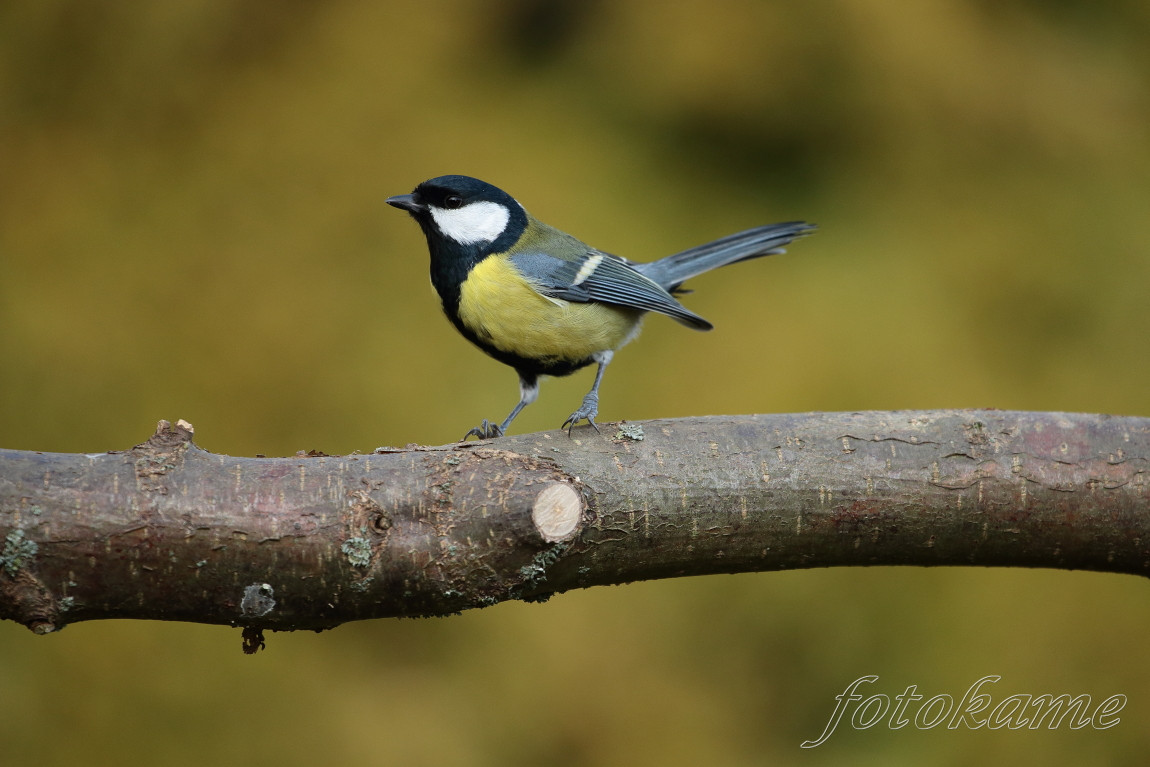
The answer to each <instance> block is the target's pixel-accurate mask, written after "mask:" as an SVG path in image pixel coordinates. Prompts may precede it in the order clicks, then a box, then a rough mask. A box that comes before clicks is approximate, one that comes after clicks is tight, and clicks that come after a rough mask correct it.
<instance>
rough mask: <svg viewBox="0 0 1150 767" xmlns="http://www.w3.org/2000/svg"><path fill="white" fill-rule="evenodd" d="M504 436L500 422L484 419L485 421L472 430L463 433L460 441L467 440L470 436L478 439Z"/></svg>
mask: <svg viewBox="0 0 1150 767" xmlns="http://www.w3.org/2000/svg"><path fill="white" fill-rule="evenodd" d="M502 436H503V429H501V428H500V427H499V424H497V423H493V422H491V421H488V420H487V419H486V418H484V419H483V423H481V424H479V425H478V426H475V427H473V428H472V429H471V430H470V431H468V432H467V433H466V434H464V435H463V439H461V440H460V442H466V441H467V438H468V437H475V438H476V439H495V438H496V437H502Z"/></svg>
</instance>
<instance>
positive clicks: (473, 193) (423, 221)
mask: <svg viewBox="0 0 1150 767" xmlns="http://www.w3.org/2000/svg"><path fill="white" fill-rule="evenodd" d="M387 204H388V205H392V206H394V207H396V208H400V209H402V210H406V211H407V212H408V213H410V214H411V215H412V217H414V218H415V220H416V221H418V222H419V225H420V226H421V227H422V228H423V233H424V234H425V235H426V236H427V242H428V245H429V246H430V247H431V250H432V253H433V255H434V254H435V251H436V250H438V249H440V248H444V249H447V250H450V251H454V252H459V251H461V250H467V251H480V252H483V253H493V252H495V253H497V252H501V251H503V250H506V249H507V248H509V247H510V246H511V245H513V244H514V243H515V241H516V240H518V239H519V235H520V234H522V232H523V230H524V228H526V226H527V213H526V211H524V210H523V206H522V205H520V204H519V203H518V202H516V201H515V199H514V198H512V197H511V195H509V194H507V192H504V191H503V190H502V189H499V188H498V187H495V186H492V185H491V184H488V183H487V182H485V181H480V180H479V179H477V178H471V177H470V176H439V177H438V178H433V179H431V180H429V181H424V182H423V183H422V184H420V185H419V186H417V187H416V188H415V191H413V192H412V193H411V194H400V195H396V196H395V197H388V198H387Z"/></svg>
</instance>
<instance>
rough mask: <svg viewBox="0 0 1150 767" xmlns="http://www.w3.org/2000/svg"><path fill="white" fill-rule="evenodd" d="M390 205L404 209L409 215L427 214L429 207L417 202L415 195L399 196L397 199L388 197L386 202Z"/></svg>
mask: <svg viewBox="0 0 1150 767" xmlns="http://www.w3.org/2000/svg"><path fill="white" fill-rule="evenodd" d="M386 202H387V204H388V205H391V206H393V207H396V208H402V209H403V210H406V211H407V212H408V213H426V212H427V206H426V205H421V204H420V203H418V202H416V201H415V195H413V194H397V195H396V196H395V197H388V198H387V200H386Z"/></svg>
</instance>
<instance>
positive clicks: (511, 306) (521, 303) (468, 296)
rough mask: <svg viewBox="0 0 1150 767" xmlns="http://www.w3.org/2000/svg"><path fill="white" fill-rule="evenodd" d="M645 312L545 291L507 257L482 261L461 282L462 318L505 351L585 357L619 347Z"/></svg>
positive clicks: (540, 357) (549, 357)
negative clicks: (573, 299) (551, 295)
mask: <svg viewBox="0 0 1150 767" xmlns="http://www.w3.org/2000/svg"><path fill="white" fill-rule="evenodd" d="M641 317H642V312H639V311H635V310H632V309H623V308H620V307H614V306H608V305H606V304H596V303H573V302H571V301H564V300H561V299H553V298H547V297H545V296H542V295H540V294H539V293H538V292H536V291H535V289H534V288H532V287H531V285H530V284H529V283H528V282H527V281H526V280H525V279H524V278H523V276H522V275H521V274H520V273H519V272H518V270H516V269H515V267H513V266H512V265H511V263H510V262H509V261H507V260H506V259H505V258H499V257H493V258H488V259H485V260H484V261H481V262H480V263H479V264H477V265H476V266H475V267H474V268H473V269H472V270H471V273H470V274H468V276H467V279H466V280H464V282H463V284H462V285H461V286H460V296H459V318H460V320H462V321H463V324H464V325H466V326H467V327H468V328H469V329H470V330H471V331H472V332H473V333H475V335H476V336H478V337H479V339H480V340H481V341H483V342H485V343H488V344H490V345H492V346H494V347H495V348H497V349H500V350H501V351H505V352H510V353H512V354H518V355H519V356H521V357H527V358H529V359H537V360H570V361H580V360H585V359H587V358H589V357H590V356H591V355H592V354H594V353H595V352H601V351H605V350H607V349H617V348H619V347H620V346H622V345H623V344H625V343H627V341H629V340H631V337H633V335H634V334H635V332H636V331H637V330H638V328H639V320H640V319H641Z"/></svg>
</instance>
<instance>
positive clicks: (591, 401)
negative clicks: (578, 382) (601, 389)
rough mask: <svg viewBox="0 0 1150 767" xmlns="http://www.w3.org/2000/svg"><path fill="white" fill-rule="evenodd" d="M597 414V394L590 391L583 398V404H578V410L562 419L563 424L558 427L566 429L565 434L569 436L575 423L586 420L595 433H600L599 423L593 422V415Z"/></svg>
mask: <svg viewBox="0 0 1150 767" xmlns="http://www.w3.org/2000/svg"><path fill="white" fill-rule="evenodd" d="M597 415H599V396H598V395H597V394H595V393H594V392H592V393H590V394H588V395H587V396H586V397H584V398H583V404H582V405H580V406H579V409H578V410H576V411H575V412H574V413H572V414H571V415H570V416H568V418H567V420H566V421H564V422H563V425H562V426H560V427H559V428H560V429H567V436H568V437H570V436H571V430H572V429H574V428H575V424H577V423H579V422H580V421H586V422H587V423H589V424H591V427H592V428H594V429H595V432H596V433H601V432H599V425H598V424H597V423H595V416H597Z"/></svg>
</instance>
